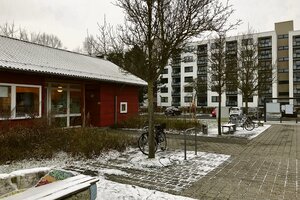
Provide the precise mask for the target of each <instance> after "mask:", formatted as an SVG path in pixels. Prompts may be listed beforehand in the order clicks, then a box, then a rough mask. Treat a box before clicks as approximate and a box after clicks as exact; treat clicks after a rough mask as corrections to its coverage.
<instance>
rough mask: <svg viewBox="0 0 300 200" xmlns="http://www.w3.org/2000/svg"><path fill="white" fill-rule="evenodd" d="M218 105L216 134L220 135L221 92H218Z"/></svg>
mask: <svg viewBox="0 0 300 200" xmlns="http://www.w3.org/2000/svg"><path fill="white" fill-rule="evenodd" d="M218 107H219V108H218V135H221V134H222V133H221V94H219V103H218Z"/></svg>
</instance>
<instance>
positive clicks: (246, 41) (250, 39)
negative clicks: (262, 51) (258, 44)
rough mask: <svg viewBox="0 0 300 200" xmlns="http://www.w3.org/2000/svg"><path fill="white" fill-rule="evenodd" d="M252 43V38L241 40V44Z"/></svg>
mask: <svg viewBox="0 0 300 200" xmlns="http://www.w3.org/2000/svg"><path fill="white" fill-rule="evenodd" d="M252 44H253V38H248V39H243V40H242V45H243V46H247V45H252Z"/></svg>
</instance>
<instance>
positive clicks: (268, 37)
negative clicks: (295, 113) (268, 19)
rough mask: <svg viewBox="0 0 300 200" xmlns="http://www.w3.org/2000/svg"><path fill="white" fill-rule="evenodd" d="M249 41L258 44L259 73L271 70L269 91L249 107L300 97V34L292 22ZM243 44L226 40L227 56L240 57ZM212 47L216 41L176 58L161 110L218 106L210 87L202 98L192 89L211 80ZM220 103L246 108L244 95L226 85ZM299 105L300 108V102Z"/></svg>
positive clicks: (197, 45) (162, 95)
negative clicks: (269, 101)
mask: <svg viewBox="0 0 300 200" xmlns="http://www.w3.org/2000/svg"><path fill="white" fill-rule="evenodd" d="M246 39H247V40H249V41H252V42H253V43H255V44H257V48H258V51H257V52H258V56H257V62H259V63H260V69H259V71H263V70H266V69H272V70H271V71H272V72H270V74H269V76H270V77H269V79H265V81H267V82H266V83H265V85H266V87H267V89H266V90H265V91H264V93H263V94H260V95H259V96H258V95H256V96H253V97H251V98H250V99H249V100H248V102H249V103H248V105H249V107H257V106H263V101H264V99H265V98H282V99H279V100H278V101H279V102H280V101H281V102H286V103H288V102H289V100H288V99H284V98H289V97H300V30H299V31H294V27H293V21H286V22H279V23H275V30H274V31H269V32H262V33H255V34H251V36H250V37H248V38H246ZM244 40H245V37H244V36H231V37H228V38H226V45H225V51H227V54H228V53H229V54H230V55H232V56H238V51H239V50H240V48H241V47H242V45H243V42H245V41H244ZM213 45H214V41H213V40H206V41H201V42H193V43H190V44H188V45H186V46H185V47H184V49H183V50H182V51H181V52H180V53H178V54H177V55H174V56H173V58H172V64H170V65H169V66H166V67H165V69H164V71H163V73H162V75H161V76H162V79H161V80H162V84H161V86H160V90H159V91H158V93H157V104H158V106H164V107H168V106H179V107H188V106H191V103H192V102H194V103H195V104H196V105H197V107H200V106H201V107H202V106H204V107H216V106H217V105H218V101H219V99H218V94H217V93H216V92H213V91H211V90H209V89H208V87H207V85H205V84H204V85H203V87H204V88H205V87H206V88H207V91H206V92H202V93H200V94H196V92H195V90H194V89H193V87H192V86H191V82H193V80H194V79H196V78H201V79H202V80H209V79H210V77H209V75H208V70H207V69H208V68H209V67H210V63H209V60H210V59H209V56H210V52H211V49H212V48H214V47H213ZM236 73H238V71H237V72H236ZM268 80H269V82H268ZM221 99H222V100H221V102H222V106H224V107H225V106H227V107H233V106H239V107H243V106H244V102H243V97H242V95H241V94H240V92H239V91H238V89H237V88H234V87H230V85H227V87H226V92H224V93H223V94H222V98H221ZM296 103H299V104H300V101H298V102H296Z"/></svg>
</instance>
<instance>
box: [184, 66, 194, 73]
mask: <svg viewBox="0 0 300 200" xmlns="http://www.w3.org/2000/svg"><path fill="white" fill-rule="evenodd" d="M184 72H193V66H188V67H185V68H184Z"/></svg>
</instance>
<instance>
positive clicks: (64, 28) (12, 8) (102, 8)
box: [0, 0, 300, 50]
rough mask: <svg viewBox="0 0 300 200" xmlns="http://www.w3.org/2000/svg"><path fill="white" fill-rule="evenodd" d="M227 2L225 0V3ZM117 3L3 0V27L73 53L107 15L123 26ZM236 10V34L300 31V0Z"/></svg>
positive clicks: (244, 1) (259, 0) (274, 0)
mask: <svg viewBox="0 0 300 200" xmlns="http://www.w3.org/2000/svg"><path fill="white" fill-rule="evenodd" d="M223 1H225V0H223ZM112 2H114V0H0V24H1V25H2V24H4V23H5V22H8V23H12V22H14V23H15V25H17V26H22V27H24V28H26V29H27V30H28V31H32V32H47V33H51V34H54V35H57V36H58V37H59V38H60V39H61V40H62V42H63V44H64V46H65V47H67V48H68V49H69V50H73V49H75V48H77V47H79V46H82V41H83V40H84V38H85V36H86V35H87V29H88V30H89V32H90V33H96V32H97V22H99V23H103V19H104V16H106V20H107V22H109V23H111V24H120V23H122V22H123V21H124V20H123V14H122V10H121V9H120V8H118V7H116V6H114V5H113V4H112ZM230 3H231V4H233V7H234V9H235V10H236V11H235V13H234V15H233V17H232V20H234V19H237V18H238V19H241V20H242V21H243V24H242V25H241V26H240V27H239V28H238V30H236V31H235V32H236V33H243V32H247V28H248V26H250V27H252V28H253V30H255V31H256V32H263V31H271V30H274V23H275V22H280V21H287V20H294V29H295V30H299V29H300V1H299V0H230Z"/></svg>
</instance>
